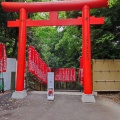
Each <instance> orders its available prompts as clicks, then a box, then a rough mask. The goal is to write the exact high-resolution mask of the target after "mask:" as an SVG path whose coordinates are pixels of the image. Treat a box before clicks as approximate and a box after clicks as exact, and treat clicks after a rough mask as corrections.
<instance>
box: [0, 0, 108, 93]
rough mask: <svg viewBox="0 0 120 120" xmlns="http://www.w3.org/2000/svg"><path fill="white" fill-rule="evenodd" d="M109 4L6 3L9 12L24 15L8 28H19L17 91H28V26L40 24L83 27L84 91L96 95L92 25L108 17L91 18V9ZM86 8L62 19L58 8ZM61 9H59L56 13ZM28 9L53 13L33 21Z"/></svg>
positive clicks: (100, 0) (89, 0)
mask: <svg viewBox="0 0 120 120" xmlns="http://www.w3.org/2000/svg"><path fill="white" fill-rule="evenodd" d="M107 6H108V0H69V1H56V2H2V8H3V10H4V11H6V12H19V13H20V18H19V19H17V20H16V21H8V27H19V38H18V39H19V40H18V64H17V78H16V81H17V82H16V91H18V92H20V91H23V90H24V70H25V51H26V33H27V30H26V28H27V27H36V26H70V25H81V26H82V58H83V70H84V72H83V75H84V94H86V95H91V94H92V72H91V40H90V25H97V24H104V18H103V17H100V18H96V17H94V16H91V17H90V9H95V8H96V9H97V8H102V7H107ZM75 10H80V11H82V16H81V17H79V16H78V18H74V19H58V14H57V12H58V11H75ZM56 11H57V12H56ZM28 12H32V13H34V12H49V13H50V14H49V19H48V20H31V19H29V18H28V17H27V13H28Z"/></svg>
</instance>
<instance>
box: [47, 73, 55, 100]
mask: <svg viewBox="0 0 120 120" xmlns="http://www.w3.org/2000/svg"><path fill="white" fill-rule="evenodd" d="M47 100H54V72H48V84H47Z"/></svg>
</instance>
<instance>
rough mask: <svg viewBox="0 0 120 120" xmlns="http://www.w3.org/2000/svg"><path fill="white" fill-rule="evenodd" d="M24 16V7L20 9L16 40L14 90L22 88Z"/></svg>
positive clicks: (24, 50)
mask: <svg viewBox="0 0 120 120" xmlns="http://www.w3.org/2000/svg"><path fill="white" fill-rule="evenodd" d="M26 17H27V13H26V11H25V9H24V8H22V9H21V10H20V24H19V40H18V63H17V78H16V79H17V82H16V91H23V90H24V73H25V61H26V60H25V53H26Z"/></svg>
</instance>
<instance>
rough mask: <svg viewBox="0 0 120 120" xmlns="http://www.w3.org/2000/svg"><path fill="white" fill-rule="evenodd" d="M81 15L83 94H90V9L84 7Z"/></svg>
mask: <svg viewBox="0 0 120 120" xmlns="http://www.w3.org/2000/svg"><path fill="white" fill-rule="evenodd" d="M82 13H83V15H82V29H83V30H82V32H83V33H82V34H83V38H82V39H83V68H84V73H83V74H84V94H92V76H91V41H90V8H89V6H87V5H85V6H84V7H83V12H82Z"/></svg>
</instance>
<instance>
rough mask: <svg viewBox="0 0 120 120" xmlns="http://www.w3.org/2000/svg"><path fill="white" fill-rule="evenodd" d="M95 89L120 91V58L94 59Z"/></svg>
mask: <svg viewBox="0 0 120 120" xmlns="http://www.w3.org/2000/svg"><path fill="white" fill-rule="evenodd" d="M92 67H93V91H120V60H98V59H96V60H95V59H94V60H93V64H92Z"/></svg>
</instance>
